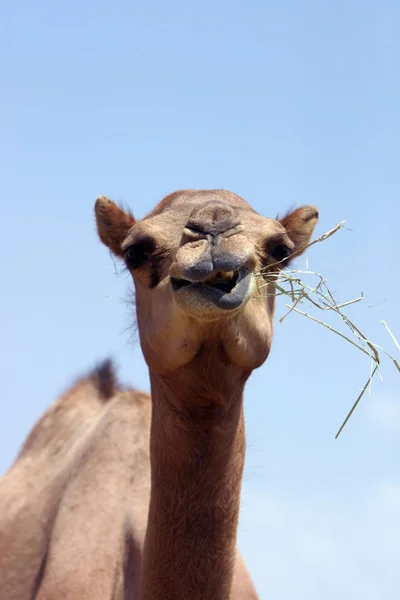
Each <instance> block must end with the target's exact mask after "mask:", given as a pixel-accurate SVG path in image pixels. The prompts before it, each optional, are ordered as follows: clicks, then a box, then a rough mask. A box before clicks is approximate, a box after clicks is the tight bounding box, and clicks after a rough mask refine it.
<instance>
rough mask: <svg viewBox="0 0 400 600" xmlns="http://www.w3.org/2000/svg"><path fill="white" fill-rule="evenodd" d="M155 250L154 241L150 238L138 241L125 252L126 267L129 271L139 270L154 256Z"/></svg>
mask: <svg viewBox="0 0 400 600" xmlns="http://www.w3.org/2000/svg"><path fill="white" fill-rule="evenodd" d="M154 250H155V243H154V240H153V239H152V238H150V237H147V236H146V237H143V238H142V239H140V238H139V239H137V240H135V242H134V243H133V244H131V245H130V246H129V247H128V248H127V249H126V250H125V252H124V258H125V262H126V265H127V267H128V268H129V269H138V268H139V267H141V266H142V265H143V264H144V263H145V262H146V261H147V260H148V259H149V258H150V256H151V255H152V254H153V252H154Z"/></svg>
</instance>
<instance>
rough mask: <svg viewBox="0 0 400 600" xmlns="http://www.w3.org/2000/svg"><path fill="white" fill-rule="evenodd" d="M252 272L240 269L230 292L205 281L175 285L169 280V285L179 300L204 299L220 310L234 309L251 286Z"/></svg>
mask: <svg viewBox="0 0 400 600" xmlns="http://www.w3.org/2000/svg"><path fill="white" fill-rule="evenodd" d="M252 277H253V273H252V272H251V271H249V270H248V269H244V268H243V269H240V270H239V275H238V278H237V281H236V284H235V286H234V288H233V289H232V290H231V291H230V292H225V291H223V290H220V289H218V288H217V287H214V286H212V285H207V284H206V283H205V282H193V283H187V284H186V285H184V286H182V287H179V288H178V287H176V286H174V284H173V281H171V287H172V290H173V292H174V295H176V296H177V297H179V298H180V300H182V301H185V300H188V301H189V300H190V299H194V298H196V301H197V302H198V301H200V302H201V301H202V300H203V301H204V302H206V303H211V304H214V305H215V306H217V307H218V308H221V309H222V310H234V309H235V308H238V307H239V306H240V305H241V304H243V302H244V300H245V299H246V298H247V296H248V293H249V290H250V288H251V282H252Z"/></svg>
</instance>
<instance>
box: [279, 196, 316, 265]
mask: <svg viewBox="0 0 400 600" xmlns="http://www.w3.org/2000/svg"><path fill="white" fill-rule="evenodd" d="M278 220H279V223H280V224H281V225H283V226H284V228H285V229H286V233H287V234H288V236H289V238H290V239H291V240H292V242H293V244H294V249H293V253H292V255H291V257H294V256H300V254H302V253H303V252H304V250H305V248H306V246H307V245H308V244H309V243H310V239H311V236H312V233H313V231H314V227H315V225H316V224H317V221H318V210H317V208H316V207H315V206H301V207H300V208H296V210H294V211H293V212H291V213H288V214H287V215H286V216H285V217H283V218H282V219H278Z"/></svg>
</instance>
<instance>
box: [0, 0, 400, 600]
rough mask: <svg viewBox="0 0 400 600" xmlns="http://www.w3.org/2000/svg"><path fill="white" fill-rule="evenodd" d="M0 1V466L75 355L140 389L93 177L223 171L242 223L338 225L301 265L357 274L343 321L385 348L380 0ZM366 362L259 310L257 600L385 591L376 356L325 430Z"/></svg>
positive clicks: (385, 11) (146, 188)
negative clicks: (305, 207) (109, 364)
mask: <svg viewBox="0 0 400 600" xmlns="http://www.w3.org/2000/svg"><path fill="white" fill-rule="evenodd" d="M2 15H3V18H2V25H1V28H2V31H1V36H0V57H1V58H0V61H1V67H2V69H1V71H2V74H3V85H2V93H1V97H0V102H1V111H0V128H1V139H2V142H1V144H0V165H1V180H2V200H1V222H2V234H1V236H0V256H1V263H2V286H1V289H2V293H1V294H0V329H1V336H0V357H1V361H0V365H1V366H0V370H1V380H2V403H1V408H2V416H1V420H0V471H4V470H5V469H6V468H7V466H8V465H9V464H10V462H11V460H12V459H13V457H14V455H15V453H16V451H17V449H18V447H19V445H20V444H21V442H22V440H23V438H24V436H25V435H26V433H27V432H28V430H29V428H30V427H31V425H32V424H33V422H34V420H35V419H36V418H37V417H38V416H39V415H40V414H41V413H42V411H43V410H44V409H45V408H46V407H47V406H48V405H49V403H50V402H52V401H53V400H54V399H55V398H56V397H57V395H58V394H59V393H60V392H61V391H63V390H64V389H65V387H67V386H68V384H69V382H70V379H71V378H73V377H75V376H76V375H77V374H79V373H80V372H82V371H85V370H86V369H87V368H88V367H90V366H91V365H92V364H93V363H94V362H95V361H96V360H97V359H101V358H103V357H105V356H108V355H111V356H113V357H115V359H116V362H117V364H118V365H119V371H120V374H121V378H122V379H123V380H124V381H126V382H130V383H131V384H132V385H135V386H138V387H141V388H144V389H147V388H148V377H147V372H146V367H145V364H144V362H143V359H142V357H141V354H140V349H139V348H138V346H137V345H133V344H132V342H131V339H130V336H129V334H128V333H127V331H126V329H127V327H128V326H129V323H130V322H131V320H132V318H131V315H130V308H129V306H128V304H127V302H126V299H127V297H128V290H129V287H130V281H129V278H128V277H127V276H126V275H125V274H122V275H119V276H116V275H115V272H114V265H113V262H112V260H111V258H110V257H109V254H108V253H107V251H106V250H105V248H104V247H103V246H102V245H101V244H100V242H98V241H97V237H96V234H95V228H94V220H93V203H94V200H95V198H96V196H97V195H98V194H105V195H109V196H110V197H112V198H114V199H115V200H117V201H123V202H125V203H127V204H128V205H129V206H130V207H131V208H132V210H133V211H134V212H135V214H136V216H137V217H141V216H143V215H144V214H145V213H146V212H147V211H149V210H150V209H151V208H152V207H153V206H154V205H155V203H156V202H158V201H159V200H160V199H161V198H162V197H163V196H164V195H166V194H167V193H169V192H171V191H173V190H175V189H179V188H184V187H194V188H209V187H224V188H227V189H230V190H232V191H234V192H236V193H238V194H240V195H242V196H243V197H244V198H245V199H246V200H248V201H249V202H250V203H251V204H252V205H253V206H254V208H255V209H256V210H258V211H259V212H262V213H263V214H264V215H265V216H272V217H274V216H275V215H276V214H277V213H279V212H284V211H285V210H286V209H287V208H288V207H291V206H298V205H301V204H305V203H306V204H307V203H312V204H316V205H318V207H319V209H320V215H321V219H320V223H319V225H318V230H317V232H316V234H317V235H318V234H322V233H323V232H324V231H327V230H328V229H330V228H331V227H333V226H334V225H335V224H336V223H337V222H339V221H342V220H344V219H346V220H347V225H348V227H349V228H350V229H351V230H352V231H341V232H339V233H338V234H336V235H335V236H334V237H333V238H331V239H330V240H328V241H326V242H324V243H323V244H320V245H318V246H314V247H313V248H312V249H310V250H309V251H308V252H307V256H306V258H307V259H308V261H309V267H310V268H312V269H313V270H315V271H319V272H322V273H323V274H324V276H325V277H326V278H327V280H328V283H329V285H330V286H331V288H332V289H333V290H335V291H336V294H337V296H338V298H339V299H341V300H347V299H349V298H353V297H355V296H357V295H358V294H359V292H360V291H361V290H362V291H363V292H364V294H365V300H364V301H363V303H361V304H358V305H356V306H354V307H351V308H349V311H348V313H349V315H350V317H353V318H354V320H355V321H356V323H357V324H359V326H360V328H362V329H363V331H365V332H366V333H367V334H368V335H369V336H370V338H371V339H373V340H374V341H376V342H378V343H381V344H382V345H384V346H385V347H386V348H388V349H390V350H392V351H393V353H396V349H395V347H394V345H392V343H391V340H390V338H389V337H388V336H387V334H386V333H385V331H384V329H383V327H382V325H381V324H380V319H385V320H386V321H387V322H388V323H389V325H390V327H391V328H392V330H393V331H394V333H395V334H396V335H397V337H399V338H400V318H399V313H398V306H399V300H398V298H399V296H400V283H399V280H398V263H399V258H400V257H399V246H398V237H397V235H398V228H399V226H400V218H399V217H400V211H399V194H400V178H399V166H398V165H399V164H400V141H399V140H400V118H399V114H400V111H399V107H400V73H399V64H400V42H399V36H398V31H399V27H400V5H399V4H398V3H396V2H394V0H393V1H380V2H373V1H364V2H361V1H351V2H348V1H347V2H344V1H343V0H338V1H336V2H327V1H319V2H317V1H311V0H304V1H303V2H295V1H294V0H288V1H286V2H280V3H277V2H269V1H266V2H261V1H260V0H258V1H257V2H254V1H249V2H247V3H239V2H237V1H233V2H232V1H231V2H227V1H217V2H210V1H208V0H206V1H204V2H202V3H197V4H196V5H194V4H193V3H189V2H183V1H176V0H172V1H171V2H169V3H165V2H161V1H160V0H156V1H154V2H152V3H150V2H143V1H139V0H137V1H136V2H134V3H129V2H127V1H119V0H116V1H114V2H112V3H111V2H102V1H100V2H93V1H92V0H88V1H87V2H85V3H81V2H76V1H72V0H71V1H70V2H69V3H62V4H60V3H53V2H48V1H47V2H44V1H40V0H38V1H37V2H35V3H32V2H27V1H25V2H23V1H20V0H17V1H16V2H14V3H8V4H7V6H5V7H4V8H3V10H2ZM298 264H299V266H301V267H302V266H304V261H299V262H298ZM284 310H285V308H284V306H283V302H280V303H279V304H278V316H280V315H282V314H283V312H284ZM368 370H369V363H368V359H367V357H365V356H363V355H361V353H359V352H357V351H356V350H355V349H354V348H352V347H351V346H350V345H348V346H347V344H346V343H345V342H343V341H342V340H341V339H339V338H335V337H334V335H333V334H331V333H330V332H329V331H327V330H324V329H322V328H321V327H320V326H318V325H316V324H314V323H311V322H309V321H306V320H305V319H304V318H303V317H301V316H300V315H291V316H290V318H288V319H287V320H286V321H285V323H284V324H282V325H279V324H278V323H277V324H276V329H275V339H274V345H273V350H272V352H271V355H270V358H269V360H268V361H267V363H266V364H265V365H264V366H263V367H262V368H261V369H259V370H258V371H257V372H255V373H254V374H253V376H252V379H251V381H250V383H249V385H248V387H247V393H246V419H247V431H248V454H247V464H246V472H245V478H244V485H243V502H242V517H241V522H240V532H239V542H240V546H241V549H242V551H243V554H244V556H245V558H246V561H247V564H248V566H249V569H250V571H251V573H252V575H253V577H254V579H255V582H256V584H257V587H258V590H259V593H260V597H261V598H262V599H264V598H274V599H275V600H289V599H290V600H293V598H296V600H303V599H304V600H305V599H307V600H314V599H315V600H319V599H320V598H324V599H325V600H331V599H332V600H333V599H334V598H335V599H336V598H337V597H338V596H339V595H340V598H341V599H342V600H347V599H348V600H350V599H352V598H354V597H363V598H364V600H376V599H377V598H380V597H382V598H385V600H392V599H394V598H397V594H398V588H399V585H400V572H399V570H398V556H399V553H400V512H399V506H400V467H399V462H398V456H399V450H400V398H399V378H398V375H397V374H396V372H395V370H394V368H393V367H392V365H391V364H390V362H388V361H384V363H383V366H382V372H383V377H384V382H383V383H382V384H381V383H380V382H379V381H378V380H377V381H376V383H375V385H374V387H373V394H372V396H371V397H370V398H366V399H365V400H364V401H363V402H362V405H361V406H360V408H359V410H357V412H356V413H355V415H354V417H353V418H352V420H351V421H350V423H349V425H348V427H347V428H346V429H345V431H344V433H343V435H342V436H341V438H340V439H339V440H338V441H335V440H334V434H335V433H336V430H337V427H338V426H339V425H340V423H341V420H342V419H343V417H344V416H345V414H346V412H347V410H348V409H349V408H350V406H351V404H352V402H353V401H354V399H355V397H356V396H357V394H358V391H359V389H360V388H361V387H362V385H363V384H364V381H365V379H366V377H367V376H368Z"/></svg>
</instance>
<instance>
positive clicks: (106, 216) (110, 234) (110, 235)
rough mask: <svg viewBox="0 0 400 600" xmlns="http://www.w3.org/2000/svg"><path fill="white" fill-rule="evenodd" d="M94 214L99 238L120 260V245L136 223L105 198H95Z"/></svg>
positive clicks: (129, 214) (121, 251)
mask: <svg viewBox="0 0 400 600" xmlns="http://www.w3.org/2000/svg"><path fill="white" fill-rule="evenodd" d="M94 212H95V215H96V225H97V232H98V234H99V238H100V239H101V241H102V242H103V244H105V245H106V246H107V247H108V248H109V249H110V250H111V252H112V253H113V254H115V255H116V256H119V257H120V258H122V257H123V255H124V253H123V250H122V248H121V244H122V242H123V241H124V239H125V238H126V236H127V235H128V231H129V230H130V228H131V227H132V226H133V225H135V223H136V221H135V219H134V217H133V216H132V215H131V213H130V212H125V211H123V210H122V208H119V206H117V205H116V204H115V202H113V201H112V200H110V199H109V198H106V197H105V196H99V197H98V198H97V200H96V204H95V207H94Z"/></svg>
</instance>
